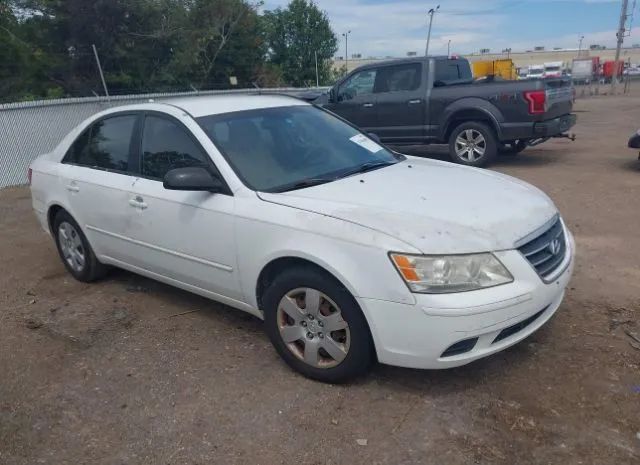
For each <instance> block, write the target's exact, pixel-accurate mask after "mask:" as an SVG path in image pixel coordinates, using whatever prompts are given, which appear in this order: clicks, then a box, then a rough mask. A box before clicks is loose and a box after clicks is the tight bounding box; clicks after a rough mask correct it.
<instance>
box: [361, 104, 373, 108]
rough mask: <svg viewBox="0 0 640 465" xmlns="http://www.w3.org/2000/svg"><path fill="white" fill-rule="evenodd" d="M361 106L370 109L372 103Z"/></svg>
mask: <svg viewBox="0 0 640 465" xmlns="http://www.w3.org/2000/svg"><path fill="white" fill-rule="evenodd" d="M362 106H363V107H365V108H371V107H372V106H373V103H365V104H363V105H362Z"/></svg>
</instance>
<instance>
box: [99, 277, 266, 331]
mask: <svg viewBox="0 0 640 465" xmlns="http://www.w3.org/2000/svg"><path fill="white" fill-rule="evenodd" d="M105 280H108V281H111V282H112V283H116V284H118V285H119V286H121V287H122V288H124V289H125V290H126V291H127V292H129V293H132V294H148V295H150V296H151V295H152V296H154V297H155V298H156V299H158V300H161V301H162V306H161V307H162V308H159V309H158V314H157V318H158V319H169V318H174V317H178V316H182V314H185V315H186V314H189V313H198V314H200V315H202V316H204V317H205V318H207V319H211V320H215V321H216V322H219V323H223V324H225V325H230V326H233V327H243V328H245V329H247V330H248V331H249V332H251V333H263V330H262V320H260V319H259V318H257V317H255V316H253V315H251V314H249V313H246V312H243V311H240V310H236V309H234V308H232V307H229V306H227V305H225V304H222V303H219V302H216V301H213V300H210V299H207V298H206V297H201V296H199V295H197V294H193V293H192V292H188V291H185V290H182V289H179V288H177V287H174V286H170V285H168V284H164V283H161V282H159V281H155V280H153V279H149V278H145V277H144V276H140V275H137V274H134V273H131V272H129V271H126V270H122V269H119V268H113V269H112V270H110V272H109V275H108V277H107V278H105ZM165 307H168V308H165ZM154 316H155V315H154ZM265 339H266V335H265Z"/></svg>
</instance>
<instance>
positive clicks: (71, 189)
mask: <svg viewBox="0 0 640 465" xmlns="http://www.w3.org/2000/svg"><path fill="white" fill-rule="evenodd" d="M66 188H67V190H68V191H69V192H80V188H79V187H78V186H76V185H75V184H67V186H66Z"/></svg>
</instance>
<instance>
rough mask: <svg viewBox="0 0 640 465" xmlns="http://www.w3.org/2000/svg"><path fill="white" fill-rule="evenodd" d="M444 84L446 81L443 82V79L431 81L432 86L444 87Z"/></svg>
mask: <svg viewBox="0 0 640 465" xmlns="http://www.w3.org/2000/svg"><path fill="white" fill-rule="evenodd" d="M446 85H447V83H446V82H444V81H435V82H434V83H433V87H444V86H446Z"/></svg>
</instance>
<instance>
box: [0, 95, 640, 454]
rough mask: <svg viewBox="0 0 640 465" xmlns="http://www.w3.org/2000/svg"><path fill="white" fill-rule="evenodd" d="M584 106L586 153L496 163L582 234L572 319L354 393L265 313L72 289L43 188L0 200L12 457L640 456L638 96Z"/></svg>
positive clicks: (3, 353) (1, 370) (123, 276)
mask: <svg viewBox="0 0 640 465" xmlns="http://www.w3.org/2000/svg"><path fill="white" fill-rule="evenodd" d="M576 110H577V112H578V114H579V124H578V126H577V127H576V129H575V132H576V134H577V135H578V140H577V141H576V142H575V143H572V142H569V141H567V140H556V141H551V142H549V143H546V144H544V145H542V146H540V147H539V148H532V149H529V150H527V151H526V152H525V153H524V154H522V155H519V156H517V157H508V158H507V157H505V158H503V159H501V161H500V162H499V163H498V164H497V165H496V166H494V167H493V169H496V170H498V171H501V172H505V173H508V174H511V175H514V176H516V177H519V178H522V179H524V180H526V181H529V182H531V183H533V184H535V185H536V186H538V187H540V188H541V189H543V190H544V191H546V192H547V193H548V194H549V195H550V196H551V197H552V198H553V199H554V200H555V201H556V203H557V205H558V207H559V208H560V210H561V211H562V213H563V215H564V217H565V219H566V221H567V223H568V225H569V226H570V228H571V229H572V230H573V232H574V234H575V237H576V240H577V245H578V248H579V250H578V258H577V267H576V272H575V276H574V279H573V281H572V283H571V288H570V289H569V291H568V295H567V298H566V300H565V302H564V303H563V305H562V306H561V308H560V310H559V311H558V313H557V315H556V316H555V317H554V318H553V319H552V320H551V321H550V323H549V324H548V325H546V326H545V327H544V328H542V329H541V330H540V331H538V332H537V333H535V334H534V335H532V336H531V337H530V338H529V339H527V340H525V341H524V342H522V343H521V344H519V345H517V346H515V347H513V348H512V349H510V350H507V351H505V352H503V353H500V354H498V355H495V356H492V357H490V358H488V359H484V360H481V361H478V362H476V363H473V364H471V365H469V366H466V367H462V368H458V369H454V370H448V371H417V370H407V369H400V368H392V367H387V366H377V367H375V369H374V371H373V373H372V374H371V375H370V376H368V377H367V378H365V379H362V380H361V381H359V382H356V383H354V384H351V385H348V386H328V385H324V384H319V383H315V382H312V381H309V380H306V379H304V378H302V377H300V376H298V375H296V374H295V373H293V372H292V371H290V370H289V369H288V368H287V367H285V365H284V364H283V363H282V362H281V361H280V360H279V358H278V356H277V355H276V353H275V352H274V350H273V349H272V348H271V346H270V345H269V343H268V340H267V338H266V337H265V335H264V334H263V332H262V325H261V322H260V321H258V320H257V319H255V318H253V317H250V316H248V315H245V314H242V313H240V312H236V311H234V310H231V309H229V308H226V307H224V306H221V305H219V304H216V303H214V302H210V301H207V300H205V299H202V298H199V297H196V296H193V295H190V294H188V293H186V292H182V291H179V290H176V289H173V288H171V287H168V286H165V285H162V284H159V283H155V282H153V281H150V280H147V279H144V278H141V277H138V276H135V275H132V274H129V273H126V272H123V271H115V272H113V273H112V274H111V275H110V276H109V277H108V278H107V279H105V280H103V281H101V282H99V283H97V284H92V285H85V284H81V283H78V282H75V281H74V280H72V279H71V278H70V277H69V276H68V275H67V273H66V272H65V270H64V269H63V266H62V264H61V263H60V261H59V259H58V257H57V255H56V252H55V249H54V246H53V244H52V241H51V240H50V239H49V238H48V237H47V236H46V235H45V234H44V233H43V232H42V231H41V230H40V229H39V228H38V226H37V225H36V221H35V218H34V216H33V214H32V213H31V210H30V198H29V192H28V190H27V189H26V188H12V189H5V190H2V191H0V266H1V269H2V273H1V274H0V463H1V464H6V465H9V464H36V463H49V464H56V465H57V464H67V463H68V464H83V463H87V464H89V463H90V464H133V463H150V464H204V463H207V464H210V463H216V464H244V463H251V464H254V465H255V464H280V463H282V464H291V463H304V464H342V463H349V464H359V463H366V464H378V463H379V464H383V463H384V464H414V463H415V464H418V463H419V464H439V465H440V464H446V465H455V464H472V463H481V464H494V463H495V464H514V463H518V464H557V463H565V464H616V465H621V464H638V463H640V344H637V345H636V347H635V348H634V347H633V344H634V342H633V339H632V338H631V337H630V336H629V335H628V334H627V333H630V334H637V335H640V266H639V263H640V241H639V240H638V238H639V232H640V208H639V207H638V202H639V201H640V162H639V161H638V160H637V159H636V158H637V154H636V153H634V152H633V151H632V150H629V149H627V148H626V141H627V138H628V137H629V136H630V135H631V133H632V132H633V131H634V130H636V129H637V127H638V126H640V93H639V94H637V95H633V96H627V97H599V98H593V99H589V100H582V101H579V102H578V104H577V106H576ZM410 152H411V153H414V154H427V155H430V156H435V157H442V154H443V153H444V152H443V150H442V148H439V147H435V148H428V149H424V148H414V149H412V150H411V151H410ZM478 195H482V193H478ZM189 311H193V312H192V313H186V314H183V315H178V316H175V315H176V314H178V313H182V312H189Z"/></svg>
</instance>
